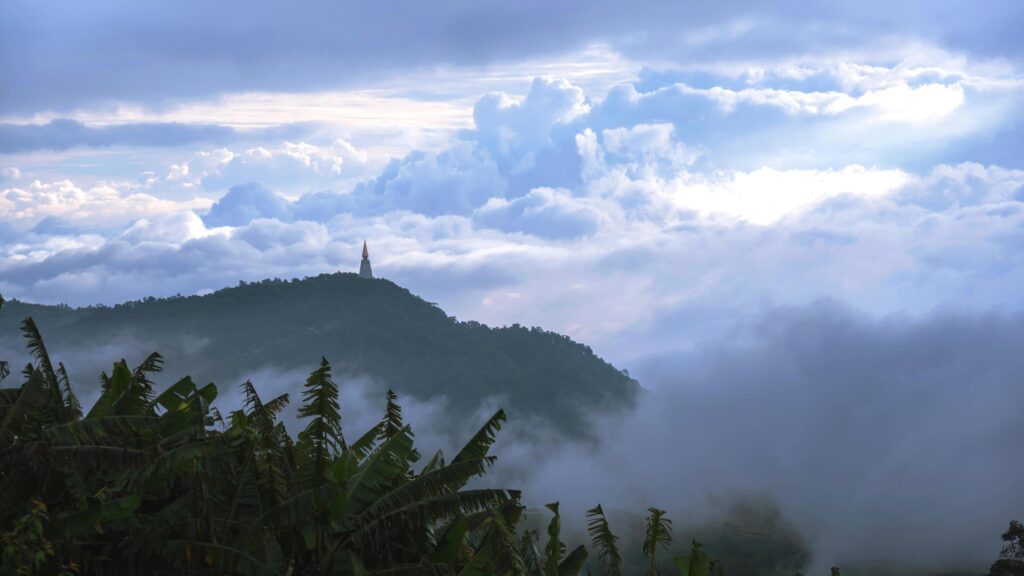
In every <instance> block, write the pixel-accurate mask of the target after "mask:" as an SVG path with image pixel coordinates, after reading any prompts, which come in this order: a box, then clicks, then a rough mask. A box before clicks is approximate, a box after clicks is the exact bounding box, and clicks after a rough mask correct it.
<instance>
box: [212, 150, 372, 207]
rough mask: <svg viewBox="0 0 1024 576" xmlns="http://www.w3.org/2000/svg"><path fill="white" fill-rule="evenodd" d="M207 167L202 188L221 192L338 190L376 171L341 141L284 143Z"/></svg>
mask: <svg viewBox="0 0 1024 576" xmlns="http://www.w3.org/2000/svg"><path fill="white" fill-rule="evenodd" d="M204 160H205V159H204V158H197V159H196V161H198V162H200V164H206V167H205V171H204V173H203V174H202V176H201V182H202V185H203V186H204V187H205V188H207V189H209V190H221V189H224V188H227V187H230V186H232V185H235V184H239V183H241V182H246V181H258V182H261V183H262V184H264V185H267V186H271V187H274V188H277V189H285V190H289V191H293V192H296V193H306V192H310V191H314V190H322V189H337V188H340V187H342V185H343V184H346V183H348V184H351V183H353V181H355V180H358V179H363V178H366V177H368V176H369V175H370V174H371V170H373V169H374V168H377V167H378V166H377V165H376V164H369V163H368V160H367V157H366V154H365V153H364V152H362V151H360V150H357V149H356V148H355V147H353V146H352V145H351V144H349V143H348V142H346V141H345V140H342V139H340V138H339V139H336V140H334V141H333V142H332V143H331V144H329V145H326V146H317V145H315V144H310V143H307V142H284V143H282V144H281V145H279V146H276V147H273V148H266V147H257V148H249V149H246V150H243V151H241V152H239V153H231V154H230V156H225V157H224V158H223V162H222V163H220V164H215V165H212V166H211V165H210V164H209V163H208V162H204Z"/></svg>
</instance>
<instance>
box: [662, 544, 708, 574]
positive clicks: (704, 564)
mask: <svg viewBox="0 0 1024 576" xmlns="http://www.w3.org/2000/svg"><path fill="white" fill-rule="evenodd" d="M672 562H673V563H674V564H675V565H676V568H678V569H679V572H680V573H681V574H682V576H711V573H712V567H713V565H714V563H715V562H714V560H712V559H711V557H710V556H708V554H707V553H706V552H704V550H703V546H702V545H701V543H700V542H697V541H696V540H693V541H692V542H691V543H690V555H689V556H676V557H675V558H673V559H672Z"/></svg>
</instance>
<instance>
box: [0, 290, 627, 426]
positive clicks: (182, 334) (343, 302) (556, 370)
mask: <svg viewBox="0 0 1024 576" xmlns="http://www.w3.org/2000/svg"><path fill="white" fill-rule="evenodd" d="M8 307H9V310H8V313H7V314H5V315H0V348H6V349H8V350H19V351H20V350H22V349H23V347H22V346H21V344H20V343H19V342H16V340H17V337H16V334H17V322H18V321H20V319H21V318H24V317H26V316H31V317H33V318H34V319H35V321H36V322H37V323H38V325H39V327H40V329H41V330H42V331H43V332H44V333H45V334H46V335H47V338H48V344H49V345H50V346H51V348H52V349H53V350H54V352H56V353H78V354H79V355H81V354H82V353H83V351H90V350H91V351H93V352H92V353H91V355H92V356H98V357H99V356H101V357H102V358H104V359H105V358H107V357H108V356H109V354H110V351H111V350H116V351H117V352H118V353H119V355H126V352H125V351H124V349H125V348H127V347H134V349H135V351H134V352H133V353H136V354H139V358H141V357H143V356H144V354H146V353H148V352H149V351H152V350H160V351H161V352H163V353H164V354H165V355H167V356H168V357H169V358H171V359H173V361H174V362H176V364H173V365H169V366H168V368H169V369H170V370H172V371H174V372H178V371H179V369H180V371H181V372H184V371H185V370H184V368H185V367H187V370H188V373H189V374H191V375H192V376H193V377H194V378H195V380H196V381H197V382H211V381H212V382H237V381H239V379H240V377H241V376H244V375H245V374H248V373H252V372H253V371H257V370H259V369H261V368H265V367H273V368H275V369H278V370H302V371H305V370H307V369H308V367H309V366H312V365H315V364H316V362H317V361H318V360H319V359H320V357H321V356H327V357H328V358H331V359H332V361H333V362H334V367H335V370H336V372H337V373H338V374H339V375H343V376H348V375H365V376H369V377H370V378H372V379H373V381H374V382H376V383H378V384H379V385H380V386H381V391H382V392H383V390H384V389H386V388H392V389H394V390H396V391H397V392H398V393H400V394H403V395H410V396H412V397H417V398H427V397H432V396H438V395H441V396H445V397H447V398H448V399H449V401H450V405H451V406H452V408H454V409H455V410H456V411H463V412H468V411H469V410H472V409H475V408H476V407H477V406H478V405H479V404H480V401H481V400H482V399H484V398H488V397H500V398H501V400H502V404H503V405H504V406H505V407H506V409H507V410H508V411H509V413H510V414H512V415H514V416H516V417H519V418H523V417H526V416H539V417H542V418H545V419H546V420H547V421H548V422H550V423H552V424H553V425H554V426H556V427H557V428H559V429H561V430H562V431H563V432H566V433H569V434H572V435H580V434H583V433H584V432H585V424H584V419H583V415H584V414H586V413H589V412H592V411H594V410H614V409H617V408H628V407H630V406H632V405H633V403H634V401H635V398H636V394H637V391H638V385H637V383H636V382H635V381H634V380H633V379H631V378H630V377H629V376H628V375H627V374H624V373H623V372H620V371H619V370H617V369H615V368H614V367H613V366H611V365H610V364H608V363H607V362H605V361H603V360H602V359H600V358H599V357H597V356H596V355H595V354H594V353H593V351H592V350H591V349H590V348H588V347H586V346H584V345H581V344H578V343H576V342H573V341H572V340H570V339H569V338H567V337H565V336H562V335H560V334H556V333H552V332H547V331H544V330H541V329H538V328H532V329H529V328H524V327H521V326H518V325H513V326H510V327H504V328H489V327H487V326H484V325H482V324H479V323H477V322H459V321H457V320H455V319H454V318H451V317H449V316H447V315H446V314H445V313H444V312H443V311H442V310H440V309H439V308H438V307H436V306H434V305H432V304H430V303H428V302H425V301H423V300H422V299H420V298H418V297H416V296H414V295H412V294H411V293H409V291H408V290H406V289H404V288H401V287H399V286H397V285H395V284H393V283H391V282H389V281H387V280H382V279H373V280H367V279H363V278H360V277H358V276H357V275H355V274H343V273H339V274H325V275H321V276H317V277H313V278H306V279H303V280H291V281H284V280H266V281H263V282H258V283H251V284H242V285H239V286H238V287H234V288H227V289H224V290H220V291H217V292H214V293H212V294H208V295H205V296H190V297H173V298H166V299H156V298H147V299H145V300H142V301H137V302H128V303H125V304H120V305H117V306H113V307H103V306H99V307H87V308H77V309H75V308H69V307H67V306H42V305H36V304H27V303H22V302H15V301H12V302H10V303H9V304H8ZM90 360H91V359H90V358H80V359H78V360H76V362H75V363H74V364H76V366H75V367H73V368H76V369H77V370H78V372H72V373H71V374H70V376H71V379H72V380H73V381H75V382H89V383H91V382H94V381H95V374H97V373H98V372H99V371H100V370H105V369H107V368H108V367H107V366H103V365H99V364H95V363H93V362H90Z"/></svg>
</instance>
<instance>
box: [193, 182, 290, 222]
mask: <svg viewBox="0 0 1024 576" xmlns="http://www.w3.org/2000/svg"><path fill="white" fill-rule="evenodd" d="M256 218H276V219H278V220H290V219H291V203H290V202H288V200H287V199H286V198H284V197H282V196H280V195H279V194H276V193H274V192H273V191H271V190H269V189H268V188H267V187H265V186H263V185H262V184H260V183H257V182H250V183H248V184H239V185H237V186H232V187H231V189H230V190H228V193H227V194H225V195H224V196H221V197H220V199H219V200H217V201H216V202H214V204H213V206H210V211H209V212H208V213H207V214H206V216H205V217H204V221H205V222H206V224H208V225H210V226H245V225H246V224H248V223H249V222H250V221H252V220H254V219H256Z"/></svg>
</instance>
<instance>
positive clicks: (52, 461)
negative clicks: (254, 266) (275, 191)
mask: <svg viewBox="0 0 1024 576" xmlns="http://www.w3.org/2000/svg"><path fill="white" fill-rule="evenodd" d="M2 305H3V300H2V298H0V307H2ZM21 329H22V332H23V334H24V336H25V337H26V339H27V343H28V349H29V351H30V353H31V356H32V359H33V361H32V362H31V363H29V364H27V365H26V366H25V367H24V368H23V369H22V370H21V371H20V373H21V383H20V385H19V386H17V387H13V388H12V387H2V386H0V543H2V547H3V552H2V557H0V570H2V571H3V572H2V573H4V574H19V575H26V576H27V575H36V574H38V575H50V574H53V575H61V576H67V575H72V574H158V575H159V574H168V575H169V574H186V573H187V574H200V575H201V574H292V575H306V574H309V575H312V574H324V575H326V574H337V575H371V574H379V575H384V574H396V575H397V574H437V575H452V576H478V575H479V576H482V575H491V574H493V575H508V576H556V575H557V576H573V575H577V574H582V573H584V572H586V573H588V574H590V573H595V574H608V575H609V576H615V575H621V574H641V573H643V574H646V575H657V574H665V575H666V576H667V575H669V574H683V575H686V576H711V575H722V574H724V573H725V570H724V568H725V567H728V566H733V567H735V568H736V571H735V572H733V573H734V574H762V573H764V574H792V573H793V571H792V570H793V569H794V568H796V567H798V566H799V565H800V564H790V563H785V562H777V561H775V560H773V561H772V562H771V564H770V566H768V567H767V568H766V567H764V566H757V558H762V559H764V558H772V557H773V555H778V553H779V551H780V550H782V551H783V556H784V557H788V558H790V559H793V558H796V559H798V561H803V560H806V556H805V555H804V554H803V553H802V551H800V550H799V549H797V550H788V551H786V550H785V548H784V547H783V548H779V547H777V546H776V548H775V549H774V550H770V551H768V554H764V555H760V556H758V555H757V554H756V550H755V549H754V548H751V547H750V546H749V545H745V546H743V547H742V548H743V550H742V554H734V552H735V550H732V551H730V549H731V548H733V546H735V541H736V538H737V537H738V536H741V534H740V532H741V531H736V530H731V531H729V529H728V528H727V529H726V530H727V533H726V534H725V535H724V536H725V537H723V535H722V534H719V535H713V534H708V535H709V536H711V538H712V542H714V546H713V547H712V550H715V551H716V556H718V555H722V554H724V558H725V560H724V561H722V562H720V561H717V560H713V559H712V557H711V556H709V555H708V553H707V552H705V551H704V548H703V547H702V546H701V545H700V544H699V543H698V542H696V541H692V542H690V544H689V545H688V546H687V549H688V553H686V554H685V555H681V554H679V548H678V547H677V548H675V549H673V548H671V546H672V522H671V520H670V519H669V518H668V516H667V514H666V512H665V511H664V510H660V509H658V508H654V507H652V508H650V509H648V511H647V512H648V514H647V515H646V517H645V519H644V522H643V529H642V534H641V535H640V538H639V540H640V541H639V542H636V544H637V545H636V546H633V543H627V546H628V547H624V545H623V542H624V541H622V540H620V539H619V537H618V536H616V534H615V533H614V532H613V530H612V528H611V524H612V522H610V521H609V518H608V516H607V515H606V514H605V511H604V509H603V508H602V507H601V506H600V505H597V506H595V507H594V508H592V509H591V510H589V511H588V512H587V514H586V528H587V533H588V536H589V540H590V546H589V549H588V548H587V547H586V546H584V545H579V544H578V543H573V545H569V544H567V542H566V540H571V536H566V534H565V532H564V531H563V529H562V518H561V515H560V512H559V506H558V503H557V502H555V503H551V504H548V505H547V514H546V520H545V525H544V526H543V528H542V529H541V530H537V529H536V522H535V521H534V522H531V521H530V520H531V519H530V518H528V514H527V511H526V509H525V508H524V506H523V505H522V503H521V499H520V494H519V493H518V492H517V491H515V490H509V489H504V488H487V487H481V485H480V484H479V482H475V481H476V480H477V479H479V478H480V477H482V476H483V475H484V474H486V472H487V471H488V469H489V468H490V466H491V465H492V464H493V462H494V456H492V455H491V454H490V448H491V446H492V445H493V443H494V441H495V438H496V434H497V433H498V432H499V431H500V429H501V427H502V424H503V423H504V422H505V414H504V412H502V411H500V410H499V411H498V412H497V413H495V414H494V415H493V416H492V417H491V418H490V419H489V420H488V421H487V422H486V423H485V424H484V425H483V426H482V427H481V428H480V430H479V431H478V432H477V433H476V434H474V435H473V436H472V437H471V438H470V439H469V441H468V442H467V443H466V444H465V445H464V446H463V448H462V449H461V450H459V451H458V452H456V453H455V456H454V457H452V458H450V459H449V458H446V457H445V455H444V454H443V453H441V452H437V453H435V454H433V455H430V456H429V457H427V458H424V456H423V455H421V454H419V452H418V451H417V450H416V448H415V447H414V439H415V437H414V434H413V431H412V429H411V428H410V427H409V426H408V425H406V424H405V423H404V422H403V418H402V410H401V407H400V406H399V404H398V402H397V395H395V394H394V393H393V392H391V391H388V392H387V393H386V395H385V396H384V398H383V399H382V400H383V402H382V405H383V411H382V412H383V413H382V417H381V419H380V421H379V422H378V423H377V424H376V425H375V426H373V427H372V428H371V429H370V430H368V431H366V432H364V433H363V434H361V435H359V436H358V437H354V436H346V435H345V434H344V433H343V425H342V410H341V406H340V404H339V390H338V387H337V385H336V384H335V383H334V380H333V378H332V369H331V365H330V364H329V363H328V361H327V360H326V359H323V358H322V359H321V360H320V363H319V367H318V368H317V369H316V370H314V371H313V372H312V373H311V374H310V375H309V377H308V378H307V380H306V382H305V385H304V387H303V391H302V405H301V408H300V410H299V416H300V417H301V419H303V421H304V422H305V427H304V429H303V430H302V432H300V433H299V434H298V436H297V437H296V438H292V437H291V436H290V435H289V433H288V432H287V431H286V430H285V428H284V425H283V424H282V423H281V422H279V421H278V419H277V416H278V415H279V414H280V413H281V411H282V410H283V409H284V408H285V406H286V405H287V404H288V403H289V401H290V398H289V396H288V395H287V394H284V395H280V396H278V397H275V398H271V399H267V398H262V397H261V396H260V394H259V392H258V389H257V387H256V386H255V385H253V384H252V383H251V382H245V383H243V384H242V385H241V389H242V393H243V397H244V405H243V406H241V407H239V408H238V409H237V410H234V411H232V412H231V413H229V414H226V415H223V414H221V413H219V412H218V411H217V410H216V409H214V408H211V402H213V400H214V399H215V398H216V396H217V392H218V391H217V388H216V386H214V385H213V384H207V385H204V386H199V385H197V384H195V383H194V381H193V380H192V379H191V378H189V377H185V378H182V379H180V380H178V381H177V382H176V383H174V384H172V385H170V386H168V387H166V388H165V389H164V390H162V391H159V393H158V391H157V390H156V388H155V386H154V383H153V377H154V375H156V374H157V373H159V372H161V371H162V369H163V358H162V357H161V356H160V355H159V354H157V353H153V354H151V355H149V356H148V357H147V358H146V359H145V360H144V361H143V362H142V363H141V364H140V365H138V366H136V367H134V368H130V367H129V365H128V364H127V363H126V362H125V361H123V360H121V361H118V362H115V363H114V364H113V368H112V369H111V370H110V372H109V374H108V373H104V374H102V376H101V378H100V380H101V386H102V394H101V395H100V397H99V398H98V399H97V400H96V401H95V402H94V403H93V405H92V406H91V407H89V408H88V410H84V409H83V407H82V406H81V405H80V404H79V402H78V400H77V397H76V395H75V392H74V390H73V386H72V384H71V380H70V379H69V377H68V371H67V369H66V368H65V366H64V365H63V364H62V363H60V362H56V363H55V362H54V361H53V360H51V356H50V353H49V351H48V350H47V346H46V344H45V343H44V341H43V339H42V337H41V335H40V333H39V330H38V328H37V326H36V324H35V322H34V321H33V320H32V319H31V318H27V319H25V320H23V321H22V323H21ZM13 377H14V375H12V369H11V366H10V365H9V364H8V363H7V362H2V361H0V384H3V383H4V381H5V380H9V379H12V378H13ZM533 520H536V518H534V519H533ZM759 538H760V537H759ZM730 539H732V540H733V546H730V544H729V540H730ZM1003 540H1004V541H1005V542H1006V546H1005V547H1004V549H1003V551H1002V554H1001V556H1000V558H999V560H998V561H997V562H996V563H995V564H993V565H992V568H991V572H990V574H992V575H993V576H1020V575H1021V574H1024V570H1022V568H1024V527H1022V525H1021V524H1020V523H1018V522H1011V524H1010V528H1009V529H1008V530H1007V532H1006V533H1005V534H1003ZM763 542H766V543H767V542H770V538H764V539H763ZM743 556H746V557H747V561H746V563H744V559H743ZM787 568H788V569H789V571H788V572H781V571H780V569H783V570H784V569H787ZM837 573H838V572H837V571H834V572H833V574H837Z"/></svg>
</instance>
